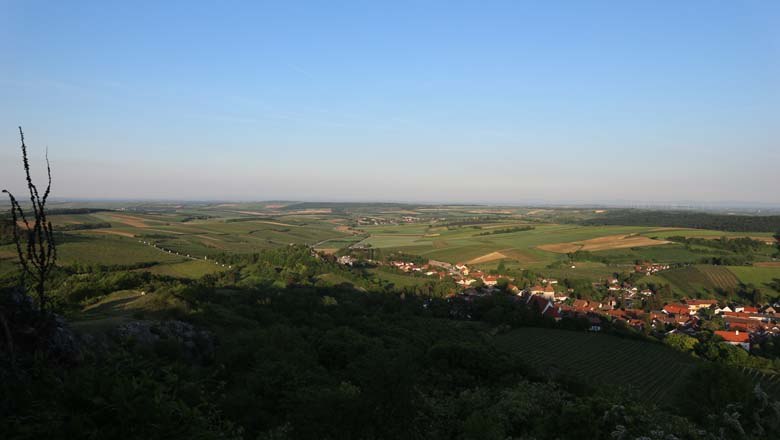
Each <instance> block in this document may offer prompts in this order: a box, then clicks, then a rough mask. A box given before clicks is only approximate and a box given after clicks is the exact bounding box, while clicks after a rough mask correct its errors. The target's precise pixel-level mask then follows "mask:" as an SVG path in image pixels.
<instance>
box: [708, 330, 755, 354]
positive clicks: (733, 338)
mask: <svg viewBox="0 0 780 440" xmlns="http://www.w3.org/2000/svg"><path fill="white" fill-rule="evenodd" d="M715 334H716V335H718V336H720V337H721V338H723V340H724V341H725V342H727V343H729V344H731V345H737V346H739V347H742V348H744V349H745V350H750V334H749V333H745V332H740V331H739V330H736V331H723V330H717V331H715Z"/></svg>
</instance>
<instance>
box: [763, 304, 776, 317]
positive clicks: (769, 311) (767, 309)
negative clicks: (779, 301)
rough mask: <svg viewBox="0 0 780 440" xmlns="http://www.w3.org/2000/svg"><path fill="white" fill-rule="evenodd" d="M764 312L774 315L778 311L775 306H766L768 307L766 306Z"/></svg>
mask: <svg viewBox="0 0 780 440" xmlns="http://www.w3.org/2000/svg"><path fill="white" fill-rule="evenodd" d="M762 312H763V313H764V314H766V315H774V314H775V313H777V311H776V310H775V308H774V307H772V306H766V308H764V310H763V311H762Z"/></svg>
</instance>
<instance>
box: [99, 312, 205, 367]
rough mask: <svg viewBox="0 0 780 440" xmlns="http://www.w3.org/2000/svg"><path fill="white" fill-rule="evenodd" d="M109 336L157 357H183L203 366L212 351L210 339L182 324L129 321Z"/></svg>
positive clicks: (176, 322) (203, 331) (174, 322)
mask: <svg viewBox="0 0 780 440" xmlns="http://www.w3.org/2000/svg"><path fill="white" fill-rule="evenodd" d="M113 336H115V337H116V338H118V339H120V340H122V341H128V342H131V343H133V344H135V345H137V346H140V347H144V348H150V349H153V350H154V351H156V352H157V353H158V354H160V355H170V356H176V357H179V356H181V357H183V358H184V359H186V360H188V361H192V362H207V361H210V360H211V359H213V357H214V354H215V351H216V340H215V338H214V335H213V334H212V333H211V332H209V331H207V330H202V329H198V328H196V327H195V326H193V325H192V324H189V323H187V322H183V321H177V320H169V321H132V322H129V323H127V324H123V325H121V326H119V327H117V328H116V329H115V330H114V331H113Z"/></svg>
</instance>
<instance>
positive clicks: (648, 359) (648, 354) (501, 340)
mask: <svg viewBox="0 0 780 440" xmlns="http://www.w3.org/2000/svg"><path fill="white" fill-rule="evenodd" d="M495 345H496V346H497V347H498V348H500V349H502V350H506V351H510V352H513V353H516V354H519V355H520V356H521V357H522V359H523V360H525V361H526V362H528V363H529V365H531V366H532V367H534V368H536V369H537V370H538V371H540V372H541V373H543V374H545V373H546V374H550V375H551V376H557V375H573V376H576V377H578V378H585V379H587V381H588V382H589V384H590V385H591V386H595V387H601V386H604V387H610V388H616V387H620V388H626V389H631V390H633V391H634V392H635V393H636V395H637V396H638V397H639V398H641V399H643V400H645V401H647V402H663V401H665V400H667V399H671V398H673V396H674V393H675V390H676V389H677V388H678V387H679V386H680V385H681V384H682V383H683V382H684V377H685V375H686V373H688V372H689V371H690V370H691V369H692V368H693V367H694V365H695V362H696V361H695V360H694V359H693V358H692V357H690V356H689V355H686V354H684V353H680V352H677V351H674V350H672V349H670V348H668V347H665V346H663V345H661V344H651V343H648V342H644V341H637V340H632V339H624V338H619V337H615V336H610V335H602V334H597V333H581V332H571V331H566V330H555V329H543V328H519V329H515V330H512V331H511V332H509V333H506V334H503V335H499V336H496V337H495Z"/></svg>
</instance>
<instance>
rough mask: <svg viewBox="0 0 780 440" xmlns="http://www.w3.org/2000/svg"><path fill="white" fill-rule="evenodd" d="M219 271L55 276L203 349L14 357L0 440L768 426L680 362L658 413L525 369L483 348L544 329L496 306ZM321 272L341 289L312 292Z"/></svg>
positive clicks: (123, 342) (116, 339) (245, 268)
mask: <svg viewBox="0 0 780 440" xmlns="http://www.w3.org/2000/svg"><path fill="white" fill-rule="evenodd" d="M234 258H235V260H234V261H232V263H233V264H234V265H235V266H234V267H235V270H232V271H228V272H224V273H221V274H219V275H215V276H207V277H204V278H203V279H202V280H200V281H197V282H192V281H184V280H176V279H173V278H166V277H158V276H153V275H150V274H148V273H133V272H124V271H118V272H111V271H97V272H92V273H84V274H73V273H67V272H66V271H65V270H64V269H61V270H60V272H58V274H57V277H58V279H57V280H55V281H54V284H58V285H60V287H59V288H58V289H55V290H53V291H52V292H53V295H54V298H53V302H52V304H54V305H56V307H57V308H58V309H59V310H60V311H64V312H67V311H68V310H74V311H75V310H77V309H78V308H80V304H87V303H89V302H91V301H98V300H100V298H104V295H107V294H108V293H110V292H113V291H116V290H122V289H138V290H144V291H146V292H147V294H146V295H145V296H143V308H139V309H138V310H136V311H131V310H126V311H124V312H123V311H121V310H119V311H117V313H126V314H131V317H132V314H134V313H139V312H143V315H144V316H143V318H144V319H145V320H160V319H164V320H168V319H176V320H183V321H187V322H189V323H191V324H193V325H195V326H196V327H197V328H199V329H204V330H207V331H208V332H210V333H211V334H213V335H214V338H215V339H216V340H217V341H218V344H217V349H216V351H215V352H214V353H213V354H210V355H209V356H201V357H196V358H193V357H192V356H186V355H185V353H187V351H188V350H192V349H193V348H192V347H185V346H183V344H182V342H181V341H179V340H176V339H175V338H173V339H161V340H158V341H157V342H156V343H154V344H151V345H149V344H143V343H140V341H137V340H134V339H133V338H132V337H131V338H127V337H121V336H117V335H116V334H115V333H113V332H110V331H109V332H103V333H99V332H91V333H87V334H85V335H82V336H81V337H80V338H79V341H80V343H79V354H78V356H76V357H75V358H73V359H71V360H67V361H66V360H63V359H62V358H61V357H59V358H58V357H57V356H53V355H50V354H48V352H47V351H46V350H45V349H41V348H36V349H31V350H28V351H26V352H24V353H22V354H21V355H20V357H19V363H20V370H21V371H22V373H21V374H19V375H14V373H13V372H12V371H11V370H10V369H8V368H7V364H6V362H5V359H3V362H2V367H0V375H1V376H2V377H0V387H2V389H1V390H0V395H2V396H3V397H2V400H1V401H0V411H2V421H1V422H0V431H2V432H3V433H4V434H5V438H40V437H45V438H107V437H112V438H248V439H257V438H261V439H272V438H273V439H284V438H291V439H314V438H316V439H365V438H369V439H379V438H386V439H396V438H442V439H450V438H463V439H504V438H509V437H511V438H549V439H553V438H571V439H574V438H577V439H584V438H587V439H596V438H637V437H640V436H646V437H647V438H670V437H667V435H669V434H673V435H674V436H676V437H677V438H701V439H710V438H756V439H758V438H769V437H768V435H769V433H772V432H778V431H777V429H779V428H780V426H778V422H779V421H780V406H779V405H778V403H777V402H775V401H772V400H771V399H770V398H769V397H768V396H767V395H766V394H765V393H763V392H762V391H760V390H754V389H753V384H752V383H751V382H750V381H749V380H747V379H746V378H745V376H744V375H743V374H742V373H740V372H739V371H737V370H733V369H731V368H730V367H727V366H724V365H719V364H711V363H708V362H705V361H698V362H699V364H700V367H699V368H697V369H695V370H694V373H693V374H692V375H691V376H690V377H689V378H688V379H687V380H686V381H685V383H684V385H683V386H682V387H681V389H680V390H679V393H678V395H677V397H675V398H674V399H670V401H664V402H646V401H644V400H643V399H642V398H641V396H637V395H634V394H632V393H630V392H627V391H625V390H623V389H620V388H619V387H617V386H593V385H592V384H590V383H587V382H586V381H585V378H581V377H575V376H572V375H570V374H564V373H552V374H550V373H549V372H546V371H536V370H534V369H533V368H532V366H531V365H530V364H529V363H528V362H527V360H526V359H524V358H523V353H517V352H511V351H505V350H501V349H499V348H497V347H496V346H495V345H494V344H493V336H492V335H494V334H496V332H497V331H498V332H501V331H503V330H502V329H509V328H511V327H517V326H526V325H532V326H541V327H545V326H549V327H554V326H558V327H560V326H561V324H555V323H554V322H552V321H547V320H545V319H543V318H541V317H539V314H538V311H535V310H530V309H526V308H525V307H524V306H522V305H520V304H519V303H517V302H516V301H512V298H511V297H509V296H506V297H505V296H502V295H497V296H495V297H487V298H484V299H482V300H479V301H476V302H474V303H465V302H459V301H458V300H452V299H449V300H448V299H445V298H433V297H427V296H418V295H414V294H411V293H410V292H400V291H397V290H392V291H388V290H387V289H372V288H371V287H370V284H364V282H366V280H365V279H362V277H363V276H364V274H363V273H362V272H360V271H352V270H348V269H346V268H343V267H341V266H338V265H336V264H335V263H333V262H331V261H328V260H327V259H325V258H321V257H317V256H314V255H312V253H311V251H310V250H309V249H308V248H305V247H288V248H283V249H278V250H272V251H266V252H263V253H261V254H256V255H253V256H245V257H234ZM333 272H336V273H338V275H339V276H340V277H341V278H348V279H349V278H350V277H351V278H352V281H353V282H354V285H350V284H343V285H339V286H324V285H322V284H321V283H320V281H318V274H323V273H333ZM79 283H85V284H86V285H93V286H96V289H95V290H94V292H95V296H93V297H90V295H89V291H88V289H84V288H83V286H80V285H79ZM4 284H5V285H7V286H8V285H12V284H13V282H12V281H10V280H9V279H6V280H4ZM361 285H362V286H364V287H361V288H360V289H357V288H355V287H354V286H361ZM9 287H10V286H9ZM6 290H7V291H9V290H10V288H9V289H6ZM139 301H140V300H139ZM106 303H107V304H111V301H110V298H109V300H108V301H107V302H106ZM128 304H130V303H129V302H127V303H125V304H123V307H124V306H127V305H128ZM99 307H100V305H98V308H99ZM103 311H104V312H106V313H109V314H110V313H111V312H112V309H111V308H109V309H108V310H103ZM464 312H465V313H466V315H470V316H471V319H470V320H466V319H462V318H459V316H463V313H464ZM69 313H72V312H69ZM73 316H80V315H73ZM125 317H127V316H126V315H125ZM563 326H568V327H571V328H573V329H574V328H577V323H570V322H569V323H564V324H563ZM600 337H605V338H606V337H615V336H607V335H605V336H600ZM647 343H650V342H647ZM550 349H551V350H554V349H555V347H550ZM193 359H197V360H193ZM658 368H663V365H659V366H658ZM721 434H722V437H721Z"/></svg>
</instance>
